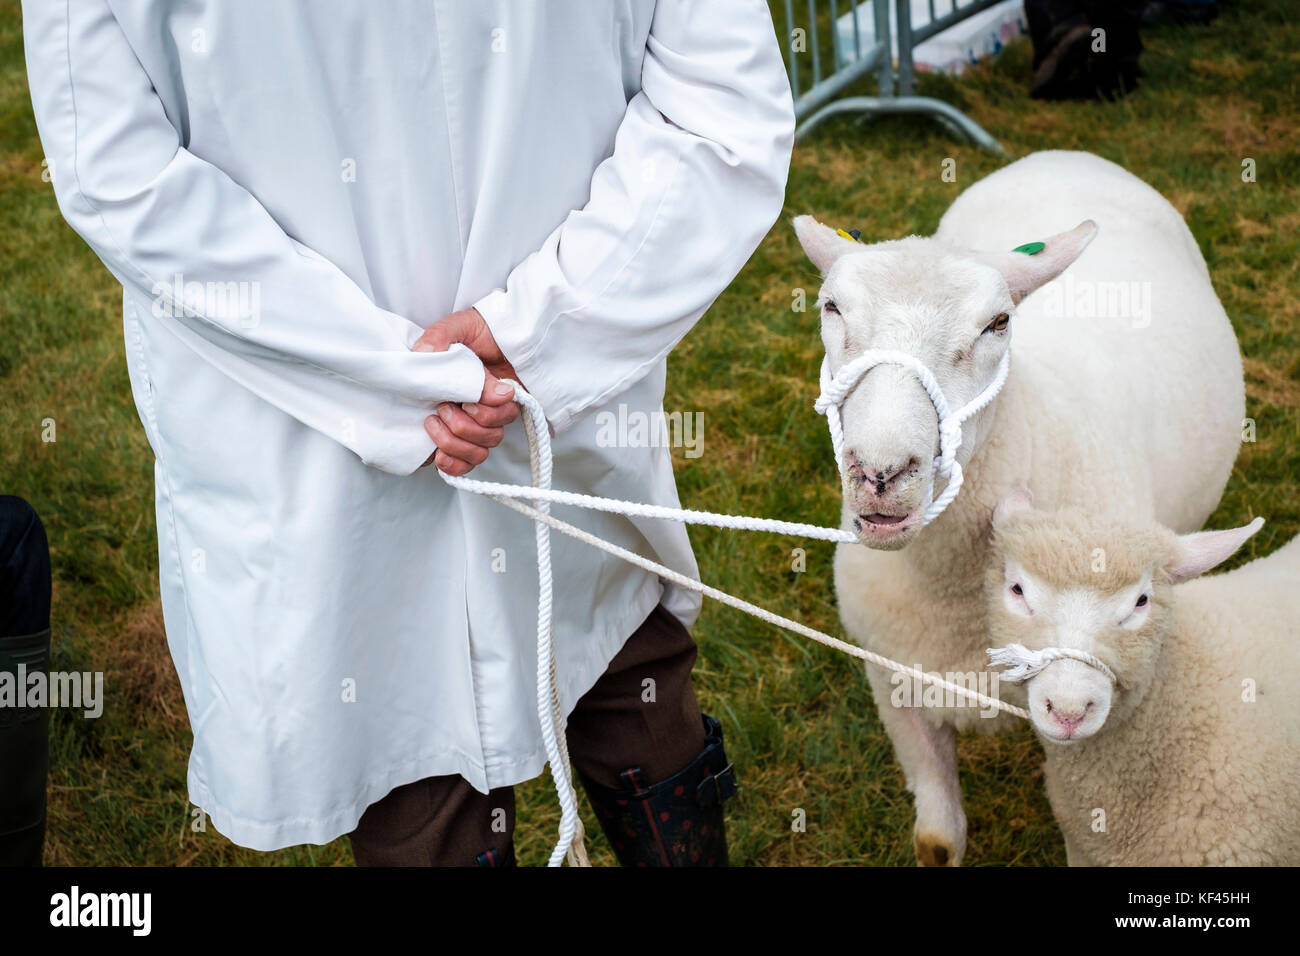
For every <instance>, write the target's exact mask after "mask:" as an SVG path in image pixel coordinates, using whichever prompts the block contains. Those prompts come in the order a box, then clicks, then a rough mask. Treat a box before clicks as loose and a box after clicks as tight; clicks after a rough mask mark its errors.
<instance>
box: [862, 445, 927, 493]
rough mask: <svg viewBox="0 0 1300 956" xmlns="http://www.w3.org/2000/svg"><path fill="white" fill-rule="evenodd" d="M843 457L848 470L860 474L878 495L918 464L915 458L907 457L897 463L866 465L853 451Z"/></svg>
mask: <svg viewBox="0 0 1300 956" xmlns="http://www.w3.org/2000/svg"><path fill="white" fill-rule="evenodd" d="M845 457H847V458H848V463H849V471H850V472H851V473H853V474H856V475H858V476H860V477H861V478H862V480H863V481H864V482H866V483H867V484H869V485H873V486H874V487H875V491H876V494H878V495H883V494H884V493H885V489H886V488H888V487H889V486H890V485H891V484H893V482H894V481H895V480H896V479H897V478H899V477H900V476H902V475H906V474H910V473H911V472H912V471H914V470H915V469H916V466H917V464H918V462H917V460H916V459H915V458H909V459H908V460H907V461H905V462H901V463H899V464H886V465H866V464H862V463H861V462H859V461H858V457H857V456H856V455H855V454H853V452H849V453H848V454H847V455H846V456H845Z"/></svg>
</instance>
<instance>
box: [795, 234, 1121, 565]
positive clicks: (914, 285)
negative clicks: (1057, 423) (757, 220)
mask: <svg viewBox="0 0 1300 956" xmlns="http://www.w3.org/2000/svg"><path fill="white" fill-rule="evenodd" d="M794 227H795V232H796V233H797V234H798V236H799V242H800V243H801V245H802V246H803V249H804V252H805V253H806V254H807V255H808V258H809V259H810V260H811V261H812V263H813V265H815V266H816V267H817V268H818V269H820V270H821V273H822V276H823V283H822V288H821V294H820V296H819V298H818V301H817V304H818V307H819V308H820V310H821V334H822V342H823V344H824V345H825V347H826V354H827V357H828V359H829V362H830V371H831V374H832V375H834V374H835V373H836V372H838V371H839V369H840V368H841V367H842V366H844V365H845V364H846V363H847V362H849V361H851V360H852V359H853V358H855V357H856V356H858V355H860V354H862V352H864V351H865V350H867V349H891V350H895V351H900V352H906V353H908V354H909V355H911V356H913V357H914V358H916V359H918V360H919V361H920V362H921V363H923V364H924V365H925V366H926V367H927V368H929V369H930V371H931V372H932V373H933V374H934V377H935V379H936V381H937V382H938V383H939V386H940V387H941V388H942V389H943V393H944V397H945V398H946V399H947V402H948V405H949V406H950V407H951V408H952V409H957V408H959V407H960V406H962V405H964V404H966V403H967V402H969V401H970V400H972V399H973V398H975V397H976V396H977V395H979V394H980V392H982V391H983V390H984V388H985V387H986V386H987V385H988V384H989V382H990V381H991V380H992V379H993V377H994V374H995V373H996V371H997V367H998V363H999V362H1000V361H1001V359H1002V356H1003V354H1004V353H1005V352H1006V351H1007V349H1009V348H1010V346H1011V334H1012V325H1013V321H1012V320H1013V317H1014V315H1015V310H1016V306H1017V305H1018V304H1019V303H1020V301H1021V300H1022V299H1024V297H1025V296H1027V295H1028V294H1029V293H1030V292H1032V291H1034V290H1035V289H1037V288H1038V287H1039V286H1041V285H1043V284H1044V283H1046V282H1048V281H1049V280H1051V279H1053V278H1055V277H1056V276H1057V275H1059V274H1060V273H1061V272H1062V270H1064V269H1065V268H1066V266H1068V265H1069V264H1070V263H1071V262H1073V261H1074V260H1075V258H1077V257H1078V255H1079V254H1080V253H1081V252H1082V251H1083V249H1084V247H1085V246H1087V244H1088V242H1089V241H1091V239H1092V236H1093V235H1094V234H1095V232H1096V228H1097V227H1096V225H1095V224H1094V223H1092V222H1091V221H1087V222H1084V223H1083V224H1081V225H1080V226H1078V227H1077V228H1075V229H1074V230H1072V231H1071V232H1066V233H1062V234H1060V235H1057V236H1052V237H1050V238H1047V239H1046V240H1044V241H1043V242H1042V246H1041V248H1039V249H1037V251H1035V252H1033V253H1032V254H1031V253H1028V252H1006V253H976V252H969V251H966V250H962V249H955V248H953V247H951V246H949V245H947V244H945V243H943V242H941V241H939V240H937V239H929V238H922V237H919V236H913V237H910V238H907V239H901V240H897V241H892V242H881V243H877V244H875V245H863V244H862V243H860V242H856V241H854V240H853V239H850V238H845V237H844V236H842V235H840V234H839V232H838V231H837V230H835V229H832V228H830V227H829V226H825V225H822V224H821V223H819V222H817V221H816V220H814V219H813V218H812V217H811V216H799V217H797V218H796V219H795V220H794ZM1031 238H1032V237H1031ZM1036 245H1037V244H1036ZM841 416H842V419H843V424H844V449H843V454H844V461H843V462H842V465H841V471H842V472H843V474H844V496H845V503H846V505H847V507H848V509H849V512H850V513H851V514H852V515H853V526H854V528H855V530H856V531H857V534H858V536H859V538H860V539H861V540H862V542H863V543H864V544H866V545H868V546H869V547H874V548H882V549H889V550H894V549H898V548H902V547H904V546H905V545H906V544H907V543H908V542H909V541H910V540H911V539H912V538H913V537H914V536H915V534H916V532H917V530H919V528H920V526H921V520H920V519H921V518H922V516H923V512H924V509H925V507H926V505H927V503H928V500H929V498H930V496H931V495H932V494H933V493H935V492H936V489H934V488H933V487H932V484H933V481H934V460H935V458H936V456H937V455H938V454H939V424H938V420H937V416H936V413H935V409H934V405H933V404H931V402H930V398H929V396H928V395H927V394H926V392H925V389H924V388H923V387H922V386H921V384H920V382H919V381H918V380H917V378H916V376H915V375H914V374H913V373H912V372H911V371H909V370H907V369H904V368H901V367H899V366H897V365H880V366H877V367H876V368H873V369H871V370H870V371H869V372H868V373H867V374H866V375H865V376H863V378H862V379H861V380H860V381H859V383H858V385H857V387H855V388H854V389H853V390H852V391H851V392H850V393H849V395H848V397H847V398H846V399H845V401H844V404H843V406H842V408H841ZM987 417H988V416H987V415H986V414H985V413H981V414H979V415H977V416H975V418H973V419H972V420H971V421H970V422H968V423H967V425H966V428H965V430H964V433H963V441H962V446H961V448H960V449H959V451H958V455H957V460H958V461H960V462H961V463H962V465H963V466H964V465H965V464H966V462H967V461H969V460H970V456H971V453H972V452H973V451H974V450H975V449H976V447H978V445H979V442H980V441H981V440H982V438H983V428H984V427H985V426H984V422H985V421H987Z"/></svg>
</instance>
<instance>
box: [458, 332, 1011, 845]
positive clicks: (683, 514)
mask: <svg viewBox="0 0 1300 956" xmlns="http://www.w3.org/2000/svg"><path fill="white" fill-rule="evenodd" d="M1010 359H1011V355H1010V352H1008V353H1007V354H1005V355H1004V356H1003V357H1002V362H1001V363H1000V364H999V365H998V371H997V374H996V375H995V376H994V379H993V381H992V382H990V383H989V385H988V386H987V387H986V388H985V389H984V391H982V392H981V393H980V394H979V395H978V396H976V398H975V399H974V400H972V401H971V402H968V403H967V404H966V405H964V406H962V408H960V409H959V410H958V411H957V412H956V413H955V414H954V413H952V412H950V411H949V409H948V402H947V400H946V399H945V397H944V394H943V390H942V389H941V388H940V387H939V383H938V381H937V380H936V379H935V378H934V375H933V374H932V373H931V372H930V370H929V369H927V368H926V367H925V366H924V365H923V364H922V363H921V362H919V361H918V360H917V359H915V358H913V357H912V356H911V355H908V354H907V353H905V352H892V351H887V350H872V351H868V352H866V353H864V354H863V355H861V356H859V357H858V358H857V359H855V360H854V361H853V362H850V363H849V364H848V365H846V366H845V367H844V368H842V369H840V371H839V373H838V374H837V375H835V376H834V377H833V378H832V377H831V376H830V372H829V366H828V364H827V363H826V362H823V363H822V370H821V386H822V394H821V396H820V397H819V398H818V399H817V402H816V404H815V406H814V407H815V408H816V409H817V411H818V412H821V413H822V414H824V415H826V421H827V424H828V426H829V428H830V432H831V444H832V445H833V446H834V448H835V458H836V465H837V467H838V468H839V469H840V473H841V477H843V474H844V472H843V468H844V465H843V460H844V459H843V444H844V431H843V425H842V423H841V420H840V415H839V406H840V404H842V403H843V401H844V399H845V398H846V397H847V396H848V393H849V392H850V391H852V390H853V388H854V387H855V386H856V385H857V383H858V382H859V381H860V380H861V379H862V376H864V375H866V374H867V372H869V371H870V370H871V369H872V368H874V367H875V366H877V365H881V364H894V365H902V366H904V367H906V368H909V369H911V370H912V371H913V372H914V373H916V376H917V378H918V379H920V382H921V385H922V386H923V387H924V388H925V391H926V394H927V395H929V396H930V401H931V402H932V403H933V404H934V408H935V412H936V413H937V415H938V417H939V457H938V458H936V459H935V462H934V475H935V477H937V478H944V479H946V480H947V483H948V484H947V487H946V488H944V490H943V493H942V494H941V495H940V496H939V498H938V499H936V500H932V501H930V503H929V504H928V506H927V508H926V514H925V519H924V521H923V523H922V527H924V525H926V524H929V523H930V522H931V521H932V520H934V518H936V517H938V515H939V514H940V513H941V512H942V511H943V509H944V508H946V507H948V505H949V504H950V503H951V502H952V500H953V499H954V498H956V496H957V492H958V491H959V490H960V489H961V484H962V470H961V465H960V464H959V463H958V462H957V460H956V454H957V449H958V448H959V447H960V446H961V440H962V431H961V426H962V423H963V422H964V421H965V420H966V419H968V418H970V417H971V416H972V415H974V414H975V413H976V412H978V411H979V410H980V409H982V408H984V407H985V406H986V405H988V403H989V402H991V401H992V400H993V398H994V396H996V395H997V393H998V392H999V391H1000V390H1001V388H1002V386H1003V384H1005V382H1006V380H1007V373H1008V371H1009V369H1010ZM509 384H510V385H512V386H513V387H514V390H515V401H517V402H518V403H519V405H520V407H521V409H522V411H523V424H524V431H525V433H526V435H527V438H528V465H529V472H530V478H531V480H532V486H531V487H530V486H527V485H512V484H505V483H498V482H491V481H480V480H478V479H476V478H466V477H455V476H452V475H448V474H447V473H446V472H444V471H442V470H441V469H439V471H438V474H439V475H441V476H442V479H443V480H444V481H445V482H447V484H449V485H451V486H452V487H453V488H457V489H459V490H461V491H468V492H471V493H473V494H479V495H488V496H490V497H492V498H495V499H496V500H497V501H499V502H501V503H502V504H503V505H505V506H507V507H508V508H512V509H514V510H515V511H518V512H519V513H521V514H523V515H526V516H527V517H529V518H531V519H532V520H533V526H534V529H535V535H536V540H537V586H538V599H537V717H538V721H539V722H540V724H541V731H542V742H543V744H544V746H545V748H546V756H547V760H548V762H549V763H550V767H551V777H552V779H553V780H554V782H555V792H556V796H557V797H558V799H559V802H560V827H559V839H558V841H557V842H556V845H555V849H554V850H553V851H552V852H551V856H550V859H549V861H548V864H547V865H548V866H559V865H560V864H561V863H562V862H563V861H564V860H565V858H566V856H567V858H568V861H569V864H570V865H571V866H589V865H590V863H589V862H588V860H587V855H586V850H585V847H584V845H583V829H582V818H581V817H580V816H579V814H578V801H577V795H576V793H575V791H574V788H573V772H572V768H571V767H570V764H569V751H568V746H567V743H566V741H565V738H564V722H565V714H564V710H563V707H562V706H561V703H560V697H559V690H558V687H557V682H556V676H555V647H554V633H553V626H552V602H553V599H554V597H553V574H552V570H551V539H550V529H551V528H555V529H556V530H558V531H561V532H563V533H564V534H567V535H570V536H571V537H574V538H577V539H578V540H579V541H583V542H585V543H587V544H589V545H591V546H592V547H594V548H599V549H600V550H602V551H605V552H607V553H608V554H612V555H615V556H616V557H619V558H621V559H623V560H624V561H627V562H629V563H631V564H635V565H637V566H639V567H642V568H645V569H646V570H647V571H652V572H654V573H655V574H657V575H659V576H660V577H662V578H665V579H667V580H669V581H672V582H674V583H675V584H678V585H680V586H682V587H685V588H688V589H690V590H692V591H697V592H699V593H700V594H703V595H705V596H707V597H711V598H713V599H715V600H717V601H721V602H722V603H723V604H727V605H729V606H731V607H734V608H737V609H738V610H741V611H744V612H746V613H747V614H752V615H753V616H754V617H757V618H759V619H760V620H764V621H767V622H768V623H769V624H774V625H776V626H777V627H781V628H784V629H786V630H788V631H793V632H794V633H796V634H802V635H803V636H804V637H807V638H810V639H812V640H814V641H817V642H818V643H821V644H824V645H826V646H827V647H832V648H834V649H836V650H839V651H843V652H844V653H846V654H849V655H851V656H853V657H857V658H859V659H861V660H865V661H870V662H871V663H873V664H877V665H879V666H881V667H884V668H886V669H887V670H892V671H896V672H898V673H900V674H906V675H908V676H909V677H911V678H913V679H914V680H919V681H921V682H922V683H926V684H931V685H933V686H936V687H941V688H943V689H944V690H947V691H949V692H950V693H954V694H957V695H959V696H961V697H964V698H967V699H969V700H972V701H975V702H977V703H979V704H980V705H982V706H983V707H985V708H990V707H991V708H994V709H997V710H1001V711H1004V712H1006V713H1009V714H1014V715H1015V716H1017V717H1024V718H1028V717H1029V713H1028V712H1027V711H1025V710H1024V709H1022V708H1020V707H1015V706H1013V705H1011V704H1008V703H1006V702H1005V701H1001V700H998V699H996V698H993V697H989V696H987V695H985V694H981V693H979V692H978V691H974V690H971V689H970V688H967V687H963V686H961V685H960V684H955V683H953V682H951V681H947V680H944V679H943V678H941V677H939V676H938V675H937V674H927V673H925V672H924V671H922V670H920V669H918V668H915V667H909V666H907V665H906V664H901V663H899V662H898V661H894V660H891V659H890V658H888V657H884V656H883V655H880V654H875V653H872V652H871V651H868V650H866V649H865V648H861V647H858V646H856V645H853V644H849V643H847V642H845V641H842V640H840V639H838V638H835V637H832V636H830V635H829V634H824V633H822V632H821V631H818V630H815V629H813V628H811V627H808V626H806V625H804V624H800V623H799V622H798V621H792V620H790V619H789V618H785V617H782V616H780V615H779V614H774V613H772V612H771V611H768V610H766V609H765V608H761V607H759V606H758V605H756V604H751V603H750V602H748V601H744V600H741V599H740V598H737V597H733V596H732V595H730V594H727V593H726V592H725V591H720V590H718V589H717V588H713V587H710V586H709V585H707V584H704V583H703V582H702V581H698V580H696V579H695V578H691V577H687V576H686V575H684V574H681V573H680V572H678V571H674V570H673V569H671V568H668V567H665V566H664V565H662V564H659V563H658V562H655V561H651V560H650V559H648V558H644V557H642V556H641V555H639V554H635V553H634V552H632V551H628V550H627V549H625V548H620V547H619V546H618V545H615V544H611V543H610V542H608V541H605V540H604V539H603V538H598V537H596V536H595V535H593V534H590V533H589V532H586V531H583V530H582V529H581V528H577V527H575V526H574V525H571V524H568V523H567V522H564V521H560V520H559V519H557V518H554V517H552V516H551V514H550V506H551V503H552V502H558V503H560V504H568V505H575V506H577V507H579V508H587V509H591V510H595V511H605V512H611V513H614V514H622V515H628V516H631V517H646V518H662V519H665V520H670V521H681V522H684V523H687V524H701V525H712V526H714V527H720V528H737V529H741V530H748V531H770V532H774V533H777V534H787V535H793V536H798V537H806V538H816V539H820V540H824V541H837V542H842V543H854V542H857V541H858V538H857V536H856V535H855V534H853V533H852V532H850V531H845V530H844V529H842V528H824V527H821V526H819V525H811V524H804V523H802V522H796V521H779V520H776V519H771V518H752V517H748V516H745V515H724V514H716V513H714V512H709V511H692V510H689V509H685V508H667V507H663V506H661V505H649V504H644V503H641V502H635V501H623V500H620V499H616V498H601V497H598V496H595V495H584V494H578V493H575V492H568V491H556V490H554V489H552V488H551V467H552V455H551V437H550V432H549V430H548V429H547V426H546V416H545V413H544V412H543V410H542V406H541V404H540V403H539V402H538V401H537V399H536V398H534V397H533V396H532V395H530V394H529V393H528V392H526V391H525V390H524V388H523V386H522V385H520V384H519V383H518V382H514V381H510V382H509ZM932 495H933V480H932V481H931V488H930V491H929V492H928V493H927V498H929V497H931V496H932ZM519 498H526V499H530V500H533V501H535V502H536V503H537V504H536V507H530V506H529V505H526V504H523V503H522V502H520V501H518V500H516V499H519Z"/></svg>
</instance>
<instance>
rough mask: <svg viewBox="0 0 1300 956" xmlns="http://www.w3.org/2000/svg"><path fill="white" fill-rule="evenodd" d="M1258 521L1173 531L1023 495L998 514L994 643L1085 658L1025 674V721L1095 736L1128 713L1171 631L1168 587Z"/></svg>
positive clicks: (991, 578) (1062, 739) (1042, 729)
mask: <svg viewBox="0 0 1300 956" xmlns="http://www.w3.org/2000/svg"><path fill="white" fill-rule="evenodd" d="M1262 524H1263V519H1260V518H1256V519H1255V521H1253V522H1251V523H1250V524H1249V525H1246V526H1245V527H1244V528H1234V529H1232V530H1228V531H1204V532H1199V533H1197V534H1188V535H1181V536H1179V535H1175V534H1174V533H1173V532H1172V531H1169V530H1168V529H1167V528H1164V527H1162V526H1161V525H1158V524H1147V525H1131V524H1122V523H1118V522H1113V521H1104V520H1099V519H1097V518H1095V517H1093V516H1091V515H1088V514H1085V513H1084V512H1083V511H1080V510H1078V509H1073V508H1066V509H1062V510H1061V511H1058V512H1055V513H1047V512H1042V511H1035V510H1034V509H1033V508H1032V506H1031V502H1030V500H1029V497H1028V494H1027V492H1024V491H1018V492H1014V493H1013V494H1012V495H1010V496H1009V497H1007V498H1006V499H1005V500H1004V501H1003V502H1002V503H1001V504H1000V505H999V506H998V508H997V510H996V511H995V512H994V516H993V548H992V555H993V557H992V563H991V565H990V567H989V571H988V577H987V592H988V599H989V624H990V638H991V641H990V643H991V646H993V647H1006V646H1007V645H1008V644H1021V645H1023V646H1024V647H1025V648H1027V649H1028V650H1030V651H1042V650H1043V649H1045V648H1048V647H1057V648H1071V649H1074V650H1079V651H1084V652H1086V653H1088V654H1091V655H1093V656H1094V657H1096V658H1097V659H1098V660H1100V661H1102V662H1103V663H1104V664H1106V666H1108V667H1109V668H1110V669H1111V671H1112V672H1113V673H1114V674H1115V678H1116V681H1115V683H1113V684H1112V682H1111V680H1110V678H1109V677H1108V676H1107V675H1106V674H1105V673H1104V672H1102V671H1101V670H1099V669H1097V668H1095V667H1093V666H1092V665H1090V664H1087V663H1084V662H1082V661H1078V660H1072V659H1058V660H1055V661H1053V662H1052V663H1049V664H1047V666H1046V667H1044V668H1043V669H1042V670H1040V671H1038V672H1037V673H1036V674H1034V675H1033V676H1031V677H1030V678H1029V680H1028V684H1027V687H1026V691H1027V694H1028V700H1029V712H1030V717H1031V719H1032V720H1033V722H1034V726H1035V728H1037V730H1038V732H1039V734H1040V735H1041V736H1042V737H1043V738H1045V739H1046V740H1048V741H1052V742H1054V743H1060V744H1068V743H1073V742H1075V741H1078V740H1082V739H1084V738H1087V737H1091V736H1092V735H1093V734H1095V733H1097V732H1098V731H1099V730H1101V729H1102V727H1103V725H1105V724H1106V722H1107V717H1109V718H1110V722H1111V725H1112V726H1113V725H1115V724H1117V723H1119V722H1121V721H1123V720H1125V719H1126V718H1127V717H1128V715H1129V714H1131V713H1132V711H1133V709H1134V708H1135V707H1137V706H1138V705H1139V704H1140V703H1141V702H1142V698H1143V697H1144V696H1145V694H1146V691H1147V689H1148V687H1149V686H1150V682H1151V678H1152V675H1153V674H1154V673H1155V668H1156V664H1157V661H1158V660H1159V657H1160V652H1161V649H1162V647H1163V646H1164V641H1165V639H1166V637H1168V636H1169V634H1170V633H1171V631H1172V628H1173V602H1174V600H1175V594H1176V592H1175V591H1174V588H1173V586H1174V585H1175V584H1177V583H1178V582H1180V581H1185V580H1187V579H1188V578H1192V577H1195V576H1197V575H1198V574H1202V573H1204V572H1205V571H1208V570H1209V569H1210V568H1212V567H1214V566H1215V565H1217V564H1219V563H1220V562H1221V561H1224V560H1225V559H1227V558H1228V557H1229V556H1231V555H1232V554H1233V552H1235V551H1236V550H1237V549H1238V548H1239V547H1241V545H1242V544H1243V543H1244V542H1245V541H1246V539H1247V538H1249V537H1250V536H1251V535H1252V534H1254V533H1255V532H1256V531H1258V530H1259V528H1260V526H1261V525H1262Z"/></svg>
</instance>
